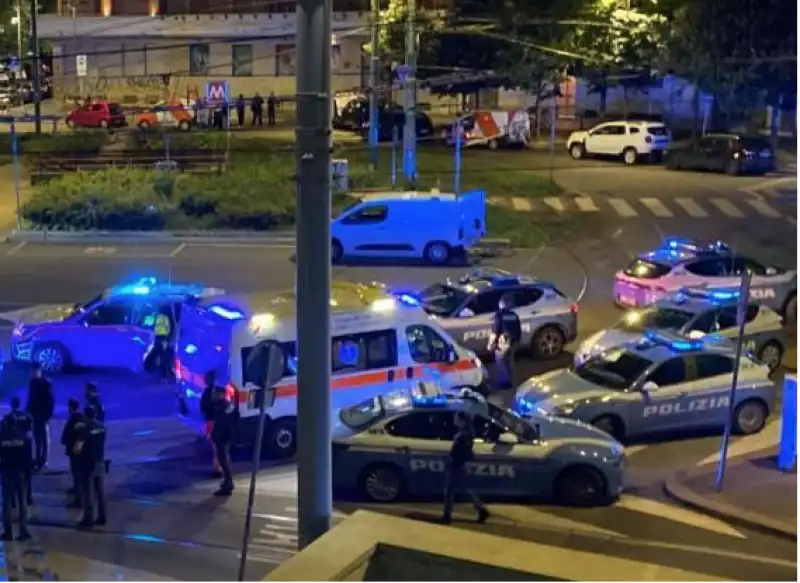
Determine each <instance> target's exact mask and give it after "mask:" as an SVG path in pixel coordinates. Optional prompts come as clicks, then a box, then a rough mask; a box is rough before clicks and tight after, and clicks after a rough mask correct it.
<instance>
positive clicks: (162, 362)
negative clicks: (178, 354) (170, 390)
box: [145, 306, 173, 381]
mask: <svg viewBox="0 0 800 583" xmlns="http://www.w3.org/2000/svg"><path fill="white" fill-rule="evenodd" d="M170 312H171V308H170V307H169V306H161V307H160V308H159V310H158V313H157V314H156V319H155V324H154V326H153V333H154V334H155V338H154V339H153V346H152V347H151V348H150V352H149V353H148V354H147V357H146V358H145V368H146V369H147V371H148V372H157V373H158V374H159V375H160V376H161V379H162V380H163V381H167V380H169V378H170V376H171V374H172V356H173V355H172V352H173V351H172V348H171V347H172V314H171V313H170Z"/></svg>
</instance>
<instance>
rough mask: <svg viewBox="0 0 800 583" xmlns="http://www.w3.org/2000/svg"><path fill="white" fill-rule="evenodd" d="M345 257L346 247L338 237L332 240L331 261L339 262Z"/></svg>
mask: <svg viewBox="0 0 800 583" xmlns="http://www.w3.org/2000/svg"><path fill="white" fill-rule="evenodd" d="M342 257H344V247H342V244H341V243H340V242H339V240H338V239H334V240H333V241H331V263H339V262H340V261H341V260H342Z"/></svg>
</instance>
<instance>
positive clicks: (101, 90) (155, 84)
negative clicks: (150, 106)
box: [92, 73, 172, 94]
mask: <svg viewBox="0 0 800 583" xmlns="http://www.w3.org/2000/svg"><path fill="white" fill-rule="evenodd" d="M171 82H172V75H171V74H169V73H167V74H166V75H127V76H124V77H123V76H118V77H107V76H105V75H100V76H98V77H97V78H95V79H94V80H93V86H92V91H93V92H94V93H97V94H108V93H124V92H125V91H126V90H129V91H133V92H139V91H163V90H165V89H169V88H170V84H171Z"/></svg>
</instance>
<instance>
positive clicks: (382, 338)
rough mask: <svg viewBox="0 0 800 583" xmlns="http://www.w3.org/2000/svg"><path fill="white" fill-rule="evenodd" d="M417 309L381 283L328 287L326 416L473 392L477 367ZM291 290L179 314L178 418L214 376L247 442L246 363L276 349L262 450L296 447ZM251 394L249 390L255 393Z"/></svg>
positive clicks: (250, 429)
mask: <svg viewBox="0 0 800 583" xmlns="http://www.w3.org/2000/svg"><path fill="white" fill-rule="evenodd" d="M413 304H414V302H413V301H411V300H409V301H408V302H407V303H406V302H403V301H401V300H400V299H397V298H395V297H394V296H392V295H390V294H388V293H387V292H386V291H385V289H384V288H383V286H381V285H379V284H369V285H365V284H360V283H353V282H342V281H339V282H334V284H333V285H332V289H331V311H332V315H331V337H332V338H331V340H332V345H331V351H332V352H331V358H332V365H333V370H332V371H331V372H332V375H333V376H332V379H331V409H332V412H335V411H336V410H338V409H340V408H342V407H345V406H349V405H353V404H355V403H359V402H361V401H364V400H366V399H368V398H370V397H372V396H375V395H378V394H381V393H386V392H387V391H392V390H396V389H409V388H411V387H412V385H414V384H415V383H418V382H419V381H426V380H435V381H437V382H438V383H440V384H441V385H442V386H443V387H444V388H449V387H462V386H470V387H478V386H480V385H481V384H482V383H483V382H484V369H483V366H482V364H481V362H480V360H478V358H477V357H476V356H475V354H474V353H473V352H471V351H469V350H467V349H465V348H462V347H460V346H458V345H457V344H456V342H455V341H454V340H453V339H452V338H450V336H448V335H447V333H446V332H445V331H444V330H442V329H441V328H440V327H439V326H438V325H437V324H436V323H435V322H434V321H433V320H431V319H430V318H429V317H428V316H427V315H426V314H425V313H424V312H423V311H422V310H421V309H420V308H419V307H418V306H417V305H413ZM295 309H296V307H295V295H294V292H286V293H267V294H255V295H253V296H249V297H247V298H244V299H237V298H233V297H222V298H213V299H210V300H208V301H206V302H200V303H198V304H197V305H196V306H194V307H193V309H188V310H185V311H184V313H183V320H182V330H183V331H182V333H181V337H180V340H179V346H178V351H177V358H176V361H177V362H176V374H177V376H178V377H179V379H180V383H181V391H180V393H179V399H180V403H179V407H180V410H181V411H182V412H183V413H185V414H186V415H188V416H190V417H191V416H197V415H198V414H199V399H200V396H201V394H202V391H203V376H204V375H205V373H206V372H207V371H208V370H214V371H215V372H216V373H217V379H218V381H219V382H221V383H226V384H228V385H229V391H230V395H231V396H235V398H236V399H238V402H239V404H240V412H241V416H242V421H241V423H240V430H239V431H238V439H239V441H241V442H244V443H252V442H253V441H254V438H255V432H256V427H257V421H258V408H257V406H256V404H255V402H254V399H252V398H251V395H252V394H251V392H250V390H249V388H248V384H249V382H250V381H251V380H252V379H248V378H247V373H246V362H247V358H248V356H249V355H250V351H251V350H252V349H253V347H254V346H256V345H258V344H259V343H260V342H263V341H264V340H276V341H278V342H279V343H280V344H281V346H282V348H283V350H284V356H285V360H286V370H285V371H284V378H283V380H281V381H280V382H279V383H278V384H277V385H276V387H275V388H276V391H275V402H274V404H273V406H272V407H270V409H268V411H267V421H268V423H267V426H266V432H265V439H264V447H265V448H266V449H267V451H269V452H270V453H271V454H272V455H273V456H275V457H290V456H292V455H293V454H294V452H295V448H296V431H297V378H296V372H297V359H296V338H297V330H296V321H295ZM251 386H252V385H251Z"/></svg>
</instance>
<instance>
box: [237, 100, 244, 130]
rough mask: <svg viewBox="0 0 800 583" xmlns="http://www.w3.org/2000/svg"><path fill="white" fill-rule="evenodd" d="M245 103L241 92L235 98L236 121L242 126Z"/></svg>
mask: <svg viewBox="0 0 800 583" xmlns="http://www.w3.org/2000/svg"><path fill="white" fill-rule="evenodd" d="M245 105H246V102H245V99H244V95H242V94H241V93H240V94H239V97H237V98H236V121H238V122H239V127H240V128H242V127H244V106H245Z"/></svg>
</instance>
